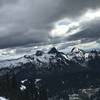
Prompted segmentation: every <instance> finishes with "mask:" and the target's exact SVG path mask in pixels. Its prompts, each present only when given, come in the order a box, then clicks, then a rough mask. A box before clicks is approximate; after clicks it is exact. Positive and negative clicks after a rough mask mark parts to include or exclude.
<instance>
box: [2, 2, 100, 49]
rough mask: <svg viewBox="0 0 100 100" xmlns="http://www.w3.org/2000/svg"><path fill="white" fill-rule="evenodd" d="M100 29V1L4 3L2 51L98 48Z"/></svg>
mask: <svg viewBox="0 0 100 100" xmlns="http://www.w3.org/2000/svg"><path fill="white" fill-rule="evenodd" d="M99 26H100V0H0V48H1V49H6V48H12V47H17V48H19V46H22V47H26V46H27V45H29V44H32V45H33V47H34V46H41V45H44V44H46V45H48V44H51V45H52V44H53V43H55V44H57V45H58V44H59V45H60V46H59V48H62V47H67V46H74V45H75V46H76V45H78V46H79V47H80V46H81V47H84V46H85V47H88V46H90V47H91V44H92V43H93V44H92V46H93V45H94V46H93V47H98V46H99V42H100V40H99V38H100V27H99ZM61 44H63V45H61ZM81 44H82V45H81Z"/></svg>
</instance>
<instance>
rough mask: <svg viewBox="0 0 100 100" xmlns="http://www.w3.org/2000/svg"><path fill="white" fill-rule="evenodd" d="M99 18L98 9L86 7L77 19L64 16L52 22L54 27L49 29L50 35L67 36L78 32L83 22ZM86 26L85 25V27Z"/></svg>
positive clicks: (81, 28) (99, 12) (99, 10)
mask: <svg viewBox="0 0 100 100" xmlns="http://www.w3.org/2000/svg"><path fill="white" fill-rule="evenodd" d="M97 19H100V9H98V10H91V9H88V10H87V11H86V12H85V13H84V14H82V15H81V16H80V17H78V18H77V19H75V20H73V19H68V18H64V19H61V20H60V21H58V22H56V23H55V24H54V29H52V30H51V32H50V36H51V37H68V36H70V35H74V34H76V33H77V32H80V31H82V30H84V29H83V26H84V23H90V22H91V21H94V20H97ZM85 28H87V27H85Z"/></svg>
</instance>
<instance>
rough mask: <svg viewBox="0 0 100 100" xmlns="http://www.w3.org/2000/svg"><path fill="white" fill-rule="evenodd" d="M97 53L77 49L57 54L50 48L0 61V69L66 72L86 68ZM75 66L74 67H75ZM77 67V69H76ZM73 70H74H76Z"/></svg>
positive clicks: (55, 50)
mask: <svg viewBox="0 0 100 100" xmlns="http://www.w3.org/2000/svg"><path fill="white" fill-rule="evenodd" d="M97 55H98V57H99V58H100V56H99V53H97V52H96V51H95V52H93V51H92V52H85V51H84V50H81V49H79V48H73V49H72V50H71V51H70V52H69V53H67V54H65V53H63V52H59V51H58V50H57V49H56V48H55V47H53V48H51V49H50V50H49V51H48V52H43V51H41V50H39V51H36V53H35V54H31V55H24V56H23V57H20V58H17V59H11V60H4V61H0V69H2V68H3V69H4V68H9V69H12V68H17V67H27V68H28V67H29V65H31V66H35V69H37V70H38V69H46V70H51V69H52V70H53V69H56V70H57V71H62V70H64V69H66V70H67V71H69V70H72V69H75V68H76V69H77V70H79V69H81V68H82V67H85V68H86V67H88V62H89V61H90V60H91V59H92V58H93V59H95V57H96V56H97ZM75 66H76V67H75ZM77 67H78V68H77ZM76 69H75V70H76Z"/></svg>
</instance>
